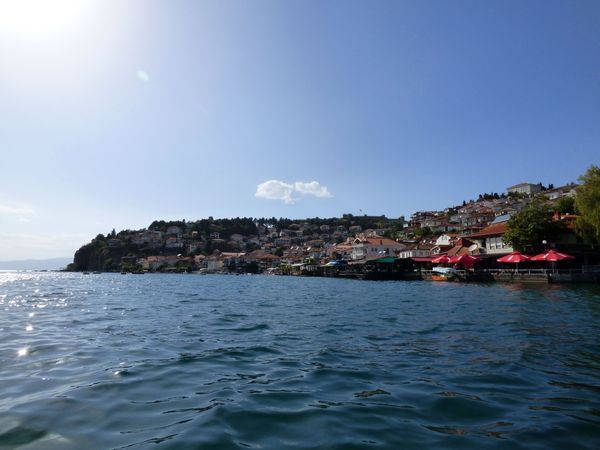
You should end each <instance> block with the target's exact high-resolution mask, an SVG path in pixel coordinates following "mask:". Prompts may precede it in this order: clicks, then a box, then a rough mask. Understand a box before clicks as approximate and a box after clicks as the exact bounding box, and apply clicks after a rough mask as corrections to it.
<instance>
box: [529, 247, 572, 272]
mask: <svg viewBox="0 0 600 450" xmlns="http://www.w3.org/2000/svg"><path fill="white" fill-rule="evenodd" d="M563 259H575V257H574V256H571V255H567V254H565V253H559V252H557V251H555V250H550V251H547V252H546V253H540V254H539V255H535V256H532V257H531V260H532V261H550V262H551V263H552V270H554V263H555V262H556V261H562V260H563Z"/></svg>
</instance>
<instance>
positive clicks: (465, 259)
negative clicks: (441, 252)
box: [448, 253, 479, 267]
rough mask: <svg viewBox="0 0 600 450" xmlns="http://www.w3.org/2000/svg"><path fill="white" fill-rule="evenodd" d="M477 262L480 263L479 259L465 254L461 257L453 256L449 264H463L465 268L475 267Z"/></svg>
mask: <svg viewBox="0 0 600 450" xmlns="http://www.w3.org/2000/svg"><path fill="white" fill-rule="evenodd" d="M477 261H479V258H476V257H475V256H471V255H469V254H468V253H465V254H463V255H460V256H453V257H452V258H450V260H449V261H448V262H449V263H452V264H462V265H463V266H465V267H473V265H474V264H475V263H476V262H477Z"/></svg>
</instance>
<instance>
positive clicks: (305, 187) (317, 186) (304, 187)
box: [295, 181, 331, 197]
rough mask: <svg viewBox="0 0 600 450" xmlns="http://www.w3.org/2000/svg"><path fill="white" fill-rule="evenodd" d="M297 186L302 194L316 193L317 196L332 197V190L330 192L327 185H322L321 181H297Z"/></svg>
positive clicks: (297, 189)
mask: <svg viewBox="0 0 600 450" xmlns="http://www.w3.org/2000/svg"><path fill="white" fill-rule="evenodd" d="M295 187H296V191H297V192H299V193H300V194H304V195H314V196H315V197H331V192H329V190H328V189H327V187H326V186H321V183H319V182H318V181H309V182H307V183H303V182H301V181H296V183H295Z"/></svg>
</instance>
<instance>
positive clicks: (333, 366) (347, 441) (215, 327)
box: [0, 273, 600, 449]
mask: <svg viewBox="0 0 600 450" xmlns="http://www.w3.org/2000/svg"><path fill="white" fill-rule="evenodd" d="M0 310H1V315H0V448H24V449H58V448H60V449H63V448H73V449H83V448H85V449H87V448H89V449H101V448H107V449H108V448H134V449H135V448H156V449H159V448H173V449H185V448H199V449H216V448H219V449H221V448H222V449H228V448H233V449H235V448H240V449H241V448H244V449H246V448H251V449H252V448H262V449H284V448H294V449H334V448H339V449H353V448H375V449H381V448H388V449H401V448H406V449H450V448H456V449H482V448H498V449H597V448H600V289H599V288H598V287H594V286H589V287H569V286H556V285H549V286H546V285H544V286H517V285H475V284H467V285H459V284H452V283H432V282H362V281H348V280H335V279H317V278H315V279H311V278H291V277H266V276H200V275H144V276H139V275H126V276H124V275H112V274H105V275H83V274H59V273H3V274H2V273H0Z"/></svg>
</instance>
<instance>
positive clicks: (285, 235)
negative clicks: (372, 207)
mask: <svg viewBox="0 0 600 450" xmlns="http://www.w3.org/2000/svg"><path fill="white" fill-rule="evenodd" d="M403 222H404V218H399V219H389V218H387V217H385V216H354V215H352V214H344V215H343V216H342V217H332V218H319V217H315V218H307V219H287V218H275V217H271V218H265V217H262V218H252V217H236V218H231V219H214V218H212V217H209V218H207V219H201V220H196V221H186V220H171V221H165V220H155V221H154V222H152V223H151V224H150V225H149V226H148V228H143V229H140V230H122V231H119V232H117V231H116V230H112V231H111V232H109V233H108V234H106V235H103V234H99V235H98V236H96V237H95V238H94V239H92V241H91V242H89V243H88V244H85V245H83V246H82V247H81V248H80V249H79V250H77V252H76V253H75V257H74V260H73V264H71V265H70V266H69V269H70V270H103V271H119V270H123V269H124V268H126V269H131V268H132V267H133V266H135V261H136V259H137V258H141V257H147V256H152V255H182V256H192V255H199V254H205V255H209V254H212V253H213V252H214V251H215V250H219V251H252V250H256V249H259V248H261V247H262V246H263V245H264V244H269V243H270V244H272V245H273V246H274V247H278V246H279V245H280V244H281V242H278V239H280V238H281V239H289V240H290V242H291V243H294V242H296V243H300V244H301V243H303V242H307V241H310V240H318V239H321V240H325V241H330V240H333V241H335V242H341V241H343V240H344V239H346V238H347V237H348V235H350V234H351V230H354V232H357V231H361V230H366V229H386V230H396V229H398V230H400V229H402V223H403ZM286 242H287V241H286Z"/></svg>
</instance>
